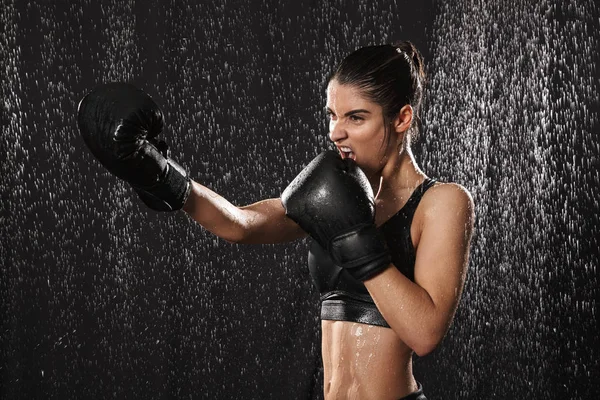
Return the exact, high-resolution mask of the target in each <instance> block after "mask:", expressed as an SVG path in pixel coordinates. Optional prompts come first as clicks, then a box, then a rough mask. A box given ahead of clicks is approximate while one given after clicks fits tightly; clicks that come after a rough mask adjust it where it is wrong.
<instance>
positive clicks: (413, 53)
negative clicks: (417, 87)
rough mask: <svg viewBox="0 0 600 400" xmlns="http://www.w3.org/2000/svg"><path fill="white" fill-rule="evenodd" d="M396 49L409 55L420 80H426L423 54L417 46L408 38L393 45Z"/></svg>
mask: <svg viewBox="0 0 600 400" xmlns="http://www.w3.org/2000/svg"><path fill="white" fill-rule="evenodd" d="M393 46H394V47H395V48H396V51H401V52H403V53H404V54H406V55H407V56H408V59H409V60H410V61H411V62H412V64H413V67H414V68H415V71H416V72H417V75H418V76H419V80H420V81H424V80H425V69H424V67H423V65H424V63H423V56H422V55H421V53H420V52H419V50H417V47H416V46H415V45H414V44H413V43H412V42H410V41H408V40H400V41H398V42H396V43H395V44H394V45H393Z"/></svg>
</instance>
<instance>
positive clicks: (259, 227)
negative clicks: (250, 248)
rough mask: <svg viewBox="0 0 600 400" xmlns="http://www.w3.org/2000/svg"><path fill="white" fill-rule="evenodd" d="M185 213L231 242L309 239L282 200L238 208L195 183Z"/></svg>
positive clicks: (264, 201) (265, 201) (264, 242)
mask: <svg viewBox="0 0 600 400" xmlns="http://www.w3.org/2000/svg"><path fill="white" fill-rule="evenodd" d="M183 210H184V211H185V212H186V213H188V215H189V216H190V217H191V218H192V219H194V220H195V221H196V222H198V223H199V224H200V225H202V226H203V227H204V228H206V229H207V230H209V231H210V232H212V233H214V234H215V235H217V236H218V237H220V238H222V239H225V240H227V241H228V242H234V243H263V244H266V243H282V242H289V241H292V240H295V239H299V238H301V237H304V236H306V233H305V232H304V231H303V230H302V229H301V228H300V227H299V226H298V225H297V224H296V223H295V222H294V221H292V220H291V219H290V218H288V217H287V216H286V215H285V209H284V208H283V205H282V204H281V200H280V199H278V198H276V199H268V200H263V201H259V202H257V203H254V204H251V205H248V206H245V207H237V206H235V205H233V204H231V203H230V202H229V201H227V200H226V199H224V198H223V197H221V196H219V195H218V194H217V193H215V192H213V191H212V190H210V189H208V188H207V187H205V186H202V185H201V184H199V183H197V182H194V181H192V190H191V192H190V195H189V197H188V199H187V201H186V203H185V205H184V207H183Z"/></svg>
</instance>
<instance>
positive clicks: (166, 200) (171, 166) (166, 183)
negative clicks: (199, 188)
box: [133, 159, 192, 211]
mask: <svg viewBox="0 0 600 400" xmlns="http://www.w3.org/2000/svg"><path fill="white" fill-rule="evenodd" d="M133 188H134V190H135V191H136V192H137V194H138V196H139V197H140V199H141V200H142V201H143V202H144V204H146V205H147V206H148V207H150V208H151V209H153V210H156V211H177V210H181V209H182V208H183V205H184V204H185V201H186V200H187V198H188V196H189V194H190V191H191V189H192V185H191V184H190V178H189V177H188V176H187V174H186V172H185V170H184V169H183V168H181V166H179V165H178V164H177V163H176V162H175V161H173V160H171V159H167V168H165V174H164V176H163V177H162V178H161V179H160V181H159V182H158V183H157V184H156V185H154V186H150V187H144V188H141V187H139V186H135V185H133Z"/></svg>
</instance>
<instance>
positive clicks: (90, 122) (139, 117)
mask: <svg viewBox="0 0 600 400" xmlns="http://www.w3.org/2000/svg"><path fill="white" fill-rule="evenodd" d="M77 122H78V125H79V131H80V133H81V136H82V138H83V140H84V142H85V143H86V145H87V146H88V148H89V149H90V151H91V152H92V154H93V155H94V156H95V157H96V158H97V159H98V160H99V161H100V163H101V164H102V165H104V166H105V167H106V168H107V169H108V171H109V172H111V173H112V174H114V175H115V176H117V177H119V178H121V179H123V180H125V181H127V182H128V183H129V184H131V186H133V188H134V189H135V191H136V192H137V193H138V195H139V197H140V198H141V199H142V201H143V202H144V203H145V204H146V205H147V206H148V207H150V208H152V209H154V210H157V211H175V210H179V209H181V208H182V207H183V205H184V204H185V201H186V199H187V197H188V195H189V193H190V189H191V184H190V179H189V177H188V176H187V174H186V172H185V171H184V170H183V169H182V168H181V167H180V166H179V165H177V164H176V163H175V162H174V161H173V160H171V159H169V157H168V154H167V145H166V143H165V142H163V141H158V140H157V136H158V135H159V134H160V133H161V132H162V130H163V126H164V122H163V114H162V112H161V110H160V109H159V107H158V106H157V105H156V103H155V102H154V101H153V100H152V99H151V98H150V96H148V95H147V94H146V93H144V92H143V91H141V90H140V89H138V88H136V87H135V86H133V85H130V84H127V83H120V82H114V83H108V84H104V85H100V86H98V87H96V88H95V89H94V90H92V91H91V92H90V93H88V94H87V95H86V96H85V97H84V98H83V99H82V100H81V102H80V103H79V108H78V116H77Z"/></svg>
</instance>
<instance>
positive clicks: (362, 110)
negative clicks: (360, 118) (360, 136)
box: [325, 107, 371, 117]
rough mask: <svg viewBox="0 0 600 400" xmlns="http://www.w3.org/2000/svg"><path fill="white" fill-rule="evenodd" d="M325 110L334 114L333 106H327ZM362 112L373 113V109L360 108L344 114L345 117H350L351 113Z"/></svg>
mask: <svg viewBox="0 0 600 400" xmlns="http://www.w3.org/2000/svg"><path fill="white" fill-rule="evenodd" d="M325 112H330V113H332V114H333V110H332V109H331V108H329V107H325ZM360 113H365V114H371V111H369V110H365V109H362V108H359V109H357V110H350V111H348V112H347V113H346V114H344V117H349V116H351V115H354V114H360Z"/></svg>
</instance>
